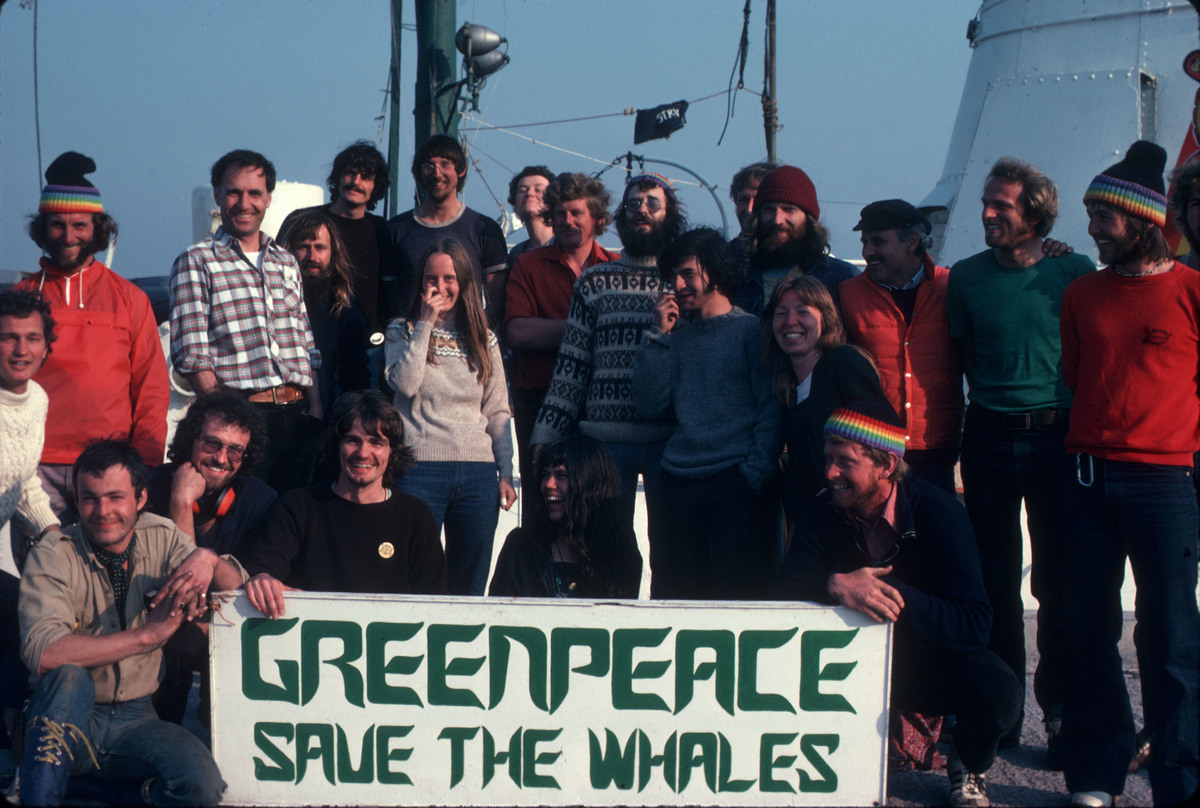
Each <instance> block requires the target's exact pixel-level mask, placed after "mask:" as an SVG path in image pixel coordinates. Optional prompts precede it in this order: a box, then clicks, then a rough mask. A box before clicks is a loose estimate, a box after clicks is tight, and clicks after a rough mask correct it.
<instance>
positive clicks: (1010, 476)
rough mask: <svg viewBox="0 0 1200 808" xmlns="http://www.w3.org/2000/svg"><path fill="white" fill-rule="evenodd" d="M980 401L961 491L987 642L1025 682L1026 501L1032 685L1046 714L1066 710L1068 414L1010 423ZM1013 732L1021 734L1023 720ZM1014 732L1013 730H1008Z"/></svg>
mask: <svg viewBox="0 0 1200 808" xmlns="http://www.w3.org/2000/svg"><path fill="white" fill-rule="evenodd" d="M989 412H990V411H987V410H983V409H982V408H979V407H978V406H977V405H971V406H970V407H969V408H968V409H967V418H966V423H965V425H964V427H963V440H962V466H961V470H962V480H963V498H964V499H965V501H966V506H967V514H968V515H969V516H970V518H971V527H972V528H973V529H974V531H975V542H976V544H977V545H978V547H979V567H980V571H981V572H982V573H983V585H984V589H985V590H986V591H987V596H988V600H989V601H991V604H992V634H991V638H990V639H989V641H988V649H989V650H991V651H994V652H995V653H996V654H997V655H999V657H1000V658H1001V659H1003V660H1004V661H1005V662H1006V663H1007V664H1008V666H1009V668H1011V669H1012V671H1013V673H1014V674H1016V676H1017V679H1018V681H1021V682H1024V681H1025V662H1026V658H1025V605H1024V603H1023V602H1022V600H1021V571H1022V552H1021V550H1022V540H1021V501H1022V500H1024V501H1025V512H1026V515H1027V517H1028V523H1029V545H1030V552H1031V553H1032V556H1033V557H1032V558H1031V559H1030V564H1031V566H1032V569H1031V571H1030V588H1031V589H1032V591H1033V596H1034V597H1035V598H1037V601H1038V622H1037V647H1038V653H1039V654H1040V655H1041V659H1040V661H1039V662H1038V667H1037V671H1036V672H1035V673H1034V677H1033V692H1034V695H1035V697H1036V698H1037V701H1038V704H1039V705H1040V706H1041V708H1042V714H1043V716H1044V718H1045V720H1047V721H1052V720H1057V719H1059V718H1060V717H1061V710H1062V701H1063V697H1064V693H1065V690H1066V680H1065V678H1064V673H1063V666H1064V664H1065V661H1064V659H1063V649H1064V648H1065V647H1066V635H1065V627H1064V618H1063V594H1062V588H1063V577H1064V574H1065V573H1064V570H1063V561H1062V548H1061V544H1062V541H1063V539H1062V532H1063V529H1064V525H1063V524H1062V520H1061V519H1060V515H1061V512H1062V490H1063V486H1064V483H1065V481H1066V480H1067V478H1068V476H1069V475H1071V474H1073V473H1074V466H1073V461H1072V460H1071V458H1070V457H1069V456H1068V455H1067V451H1066V448H1065V444H1064V439H1065V438H1066V435H1067V420H1066V418H1065V417H1064V418H1063V419H1062V420H1060V421H1059V422H1058V423H1055V424H1053V425H1051V426H1046V427H1037V428H1034V429H1028V430H1017V429H1009V428H1008V427H1006V426H1004V425H1002V424H1000V423H997V422H996V421H995V420H993V419H992V418H991V417H990V416H989V415H988V413H989ZM1013 732H1014V733H1015V734H1016V736H1017V738H1019V734H1020V732H1021V726H1020V722H1018V723H1017V724H1016V726H1015V727H1014V729H1013ZM1010 737H1011V736H1010Z"/></svg>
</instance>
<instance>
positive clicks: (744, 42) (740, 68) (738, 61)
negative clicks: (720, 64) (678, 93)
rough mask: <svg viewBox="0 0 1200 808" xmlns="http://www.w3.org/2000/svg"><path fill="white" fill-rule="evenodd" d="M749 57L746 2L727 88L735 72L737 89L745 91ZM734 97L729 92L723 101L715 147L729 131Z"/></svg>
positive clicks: (748, 0)
mask: <svg viewBox="0 0 1200 808" xmlns="http://www.w3.org/2000/svg"><path fill="white" fill-rule="evenodd" d="M749 55H750V0H746V7H745V8H744V9H742V38H741V39H740V40H739V41H738V52H737V55H736V56H734V57H733V69H731V70H730V71H729V87H730V90H732V88H733V74H734V73H735V72H736V73H737V77H738V82H737V89H739V90H744V89H746V58H747V57H748V56H749ZM735 98H736V96H735V95H734V94H733V93H732V92H730V93H729V97H728V98H727V99H726V101H725V125H724V126H722V127H721V136H720V137H719V138H717V145H718V146H720V145H721V141H723V140H724V139H725V132H726V130H728V129H729V121H730V119H731V118H733V111H734V100H735Z"/></svg>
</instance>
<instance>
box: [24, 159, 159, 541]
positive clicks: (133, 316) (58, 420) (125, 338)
mask: <svg viewBox="0 0 1200 808" xmlns="http://www.w3.org/2000/svg"><path fill="white" fill-rule="evenodd" d="M95 170H96V163H95V162H94V161H93V160H92V159H91V158H90V157H85V156H84V155H82V154H79V153H77V152H66V153H65V154H62V155H60V156H59V157H58V158H56V159H55V160H54V162H53V163H51V164H50V166H49V168H47V169H46V183H47V184H46V187H45V188H43V189H42V199H41V202H40V203H39V204H38V213H37V216H35V217H33V219H32V220H31V221H30V222H29V235H30V237H31V238H32V239H33V241H34V243H35V244H37V245H38V246H39V247H41V248H42V250H44V251H45V253H46V257H44V258H42V260H41V266H42V270H41V271H40V272H38V273H36V274H34V275H32V276H30V277H28V278H26V279H25V280H23V281H22V282H21V283H20V284H18V286H17V288H18V289H25V290H29V291H34V292H41V293H42V295H43V296H44V297H45V298H46V300H47V301H48V302H49V303H50V310H51V312H52V313H53V315H54V323H55V333H56V334H57V335H58V342H57V344H56V345H55V346H54V353H53V354H51V355H50V357H49V358H48V359H47V360H46V364H45V365H43V366H42V369H41V370H40V371H38V373H37V375H36V376H34V379H35V380H36V381H37V383H38V384H40V385H41V386H42V387H43V388H44V389H45V391H46V395H47V396H48V397H49V399H50V407H49V412H48V414H47V417H46V442H45V445H44V448H43V450H42V462H41V465H40V467H39V470H38V474H39V476H40V477H41V479H42V485H43V487H45V489H46V492H47V493H48V494H49V495H50V505H51V507H52V508H53V509H54V512H55V513H56V514H57V515H58V517H59V519H60V520H61V523H62V524H64V525H67V524H70V523H72V522H74V521H75V518H76V516H75V512H74V507H73V503H74V501H75V496H74V491H73V486H72V483H71V464H73V463H74V462H75V458H77V457H79V453H80V452H82V451H83V448H84V445H85V444H87V443H88V442H89V441H92V440H95V439H97V438H118V439H121V440H128V441H129V442H130V443H131V444H133V447H134V448H135V449H136V450H137V452H138V454H139V455H141V456H142V459H143V460H145V461H146V464H147V465H149V466H157V465H159V464H161V463H162V462H163V452H164V450H165V448H166V442H167V404H168V402H169V400H170V396H171V393H170V389H169V387H168V382H167V363H166V360H165V359H164V358H163V352H162V343H161V342H160V341H159V336H158V326H157V325H156V323H155V321H154V312H153V311H152V310H151V308H150V300H149V299H148V298H147V297H146V293H145V292H143V291H142V290H141V289H138V288H137V287H136V286H134V285H133V284H132V283H130V282H129V281H127V280H125V279H124V278H122V277H121V276H120V275H117V274H116V273H115V272H113V271H112V270H111V269H109V268H108V267H106V266H105V265H104V264H102V263H100V262H99V261H97V260H96V259H95V257H94V256H95V254H96V253H98V252H100V251H101V250H105V249H107V248H108V242H109V240H110V239H113V238H115V237H116V235H117V223H116V222H115V221H113V218H112V217H111V216H109V215H108V214H107V213H105V212H104V205H103V203H102V202H101V200H100V192H99V191H98V190H97V189H96V188H95V186H93V185H92V183H91V182H89V181H88V180H87V179H86V178H85V177H84V175H85V174H91V173H92V172H93V171H95Z"/></svg>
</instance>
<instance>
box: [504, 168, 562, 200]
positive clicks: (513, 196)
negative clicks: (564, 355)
mask: <svg viewBox="0 0 1200 808" xmlns="http://www.w3.org/2000/svg"><path fill="white" fill-rule="evenodd" d="M526 177H542V178H544V179H545V180H546V181H547V182H554V172H553V171H551V170H550V169H548V168H546V166H525V167H524V168H522V169H521V171H520V172H519V173H518V174H517V175H516V176H515V177H513V178H512V179H511V180H509V181H508V204H510V205H515V204H517V186H518V185H520V184H521V180H523V179H525V178H526Z"/></svg>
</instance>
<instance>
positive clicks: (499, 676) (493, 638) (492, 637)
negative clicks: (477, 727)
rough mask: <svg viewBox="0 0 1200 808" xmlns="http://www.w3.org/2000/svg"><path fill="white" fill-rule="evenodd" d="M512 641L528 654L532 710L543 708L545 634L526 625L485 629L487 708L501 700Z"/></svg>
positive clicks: (544, 701)
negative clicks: (488, 695) (487, 676)
mask: <svg viewBox="0 0 1200 808" xmlns="http://www.w3.org/2000/svg"><path fill="white" fill-rule="evenodd" d="M513 642H519V643H520V644H521V645H522V647H524V648H525V652H526V653H527V654H528V655H529V698H530V700H532V701H533V704H534V706H535V707H537V708H538V709H540V710H547V707H546V668H547V664H546V657H547V652H546V635H545V634H544V633H542V631H541V630H540V629H536V628H529V627H526V626H492V627H491V628H489V629H488V660H489V663H488V667H489V674H490V675H489V689H490V691H491V697H490V698H489V699H488V709H489V710H490V709H492V708H493V707H495V706H496V705H497V704H499V703H500V702H501V700H502V699H503V698H504V690H505V685H506V683H507V681H508V656H509V650H510V648H511V647H512V643H513Z"/></svg>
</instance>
